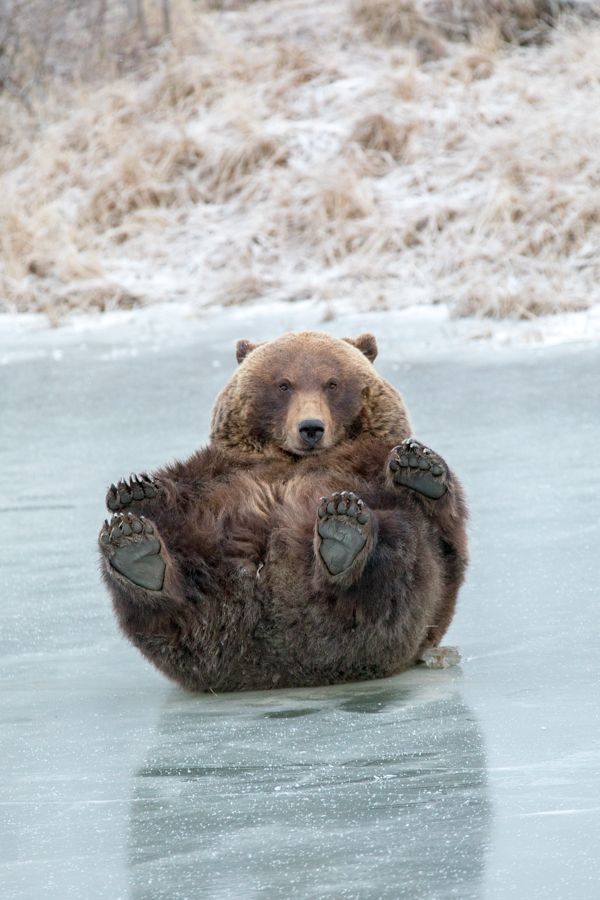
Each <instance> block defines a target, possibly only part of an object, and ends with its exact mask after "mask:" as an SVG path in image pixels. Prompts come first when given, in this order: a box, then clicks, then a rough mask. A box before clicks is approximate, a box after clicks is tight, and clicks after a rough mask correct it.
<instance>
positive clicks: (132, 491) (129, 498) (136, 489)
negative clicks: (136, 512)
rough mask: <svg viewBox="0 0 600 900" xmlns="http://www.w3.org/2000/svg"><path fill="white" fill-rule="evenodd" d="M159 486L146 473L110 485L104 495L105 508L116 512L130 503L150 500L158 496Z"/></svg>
mask: <svg viewBox="0 0 600 900" xmlns="http://www.w3.org/2000/svg"><path fill="white" fill-rule="evenodd" d="M158 490H159V486H158V484H157V483H156V481H154V480H153V479H152V478H150V476H149V475H147V474H146V472H142V474H141V475H133V474H132V475H131V476H130V477H129V479H125V478H123V479H121V481H119V483H118V484H111V486H110V487H109V489H108V493H107V494H106V506H107V507H108V509H110V511H111V512H118V511H119V510H121V509H124V508H125V507H127V506H130V505H131V504H132V503H139V502H142V501H144V500H152V499H153V498H154V497H156V495H157V494H158Z"/></svg>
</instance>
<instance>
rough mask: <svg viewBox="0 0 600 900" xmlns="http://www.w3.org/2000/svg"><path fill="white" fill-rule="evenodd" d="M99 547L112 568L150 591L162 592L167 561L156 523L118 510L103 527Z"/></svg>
mask: <svg viewBox="0 0 600 900" xmlns="http://www.w3.org/2000/svg"><path fill="white" fill-rule="evenodd" d="M99 541H100V549H101V551H102V553H103V554H104V556H105V557H106V559H107V560H108V563H109V565H110V566H111V568H112V569H114V570H115V571H116V572H118V573H119V574H120V575H122V576H123V577H124V578H127V579H128V581H131V582H133V584H136V585H137V586H138V587H141V588H145V589H146V590H148V591H160V589H161V588H162V586H163V582H164V578H165V562H164V560H163V558H162V556H161V545H160V541H159V540H158V537H157V535H156V531H155V529H154V526H153V525H152V523H151V522H149V521H148V519H145V518H144V517H143V516H139V517H138V516H135V515H133V513H117V514H116V515H114V516H113V517H112V519H111V520H110V522H107V521H105V522H104V525H103V526H102V528H101V530H100V537H99Z"/></svg>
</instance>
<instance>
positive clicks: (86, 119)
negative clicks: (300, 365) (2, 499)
mask: <svg viewBox="0 0 600 900" xmlns="http://www.w3.org/2000/svg"><path fill="white" fill-rule="evenodd" d="M444 2H446V0H437V6H436V4H433V5H434V6H436V8H437V19H436V22H437V23H438V24H437V25H435V27H433V26H427V27H425V26H424V25H423V21H422V20H421V19H420V18H419V15H420V13H419V10H420V11H421V13H423V9H424V4H425V6H427V3H425V0H423V2H421V0H415V5H414V6H413V5H412V3H411V0H404V2H400V0H361V2H359V0H331V2H328V3H320V4H314V3H310V2H308V0H278V2H276V3H275V2H269V0H259V2H256V3H222V2H210V3H207V4H194V6H193V9H194V10H195V12H193V14H192V13H190V18H189V19H187V20H186V21H185V25H184V27H182V28H176V29H175V33H174V37H173V42H172V45H171V46H170V47H169V46H164V47H163V48H162V49H159V50H157V51H156V53H155V55H154V56H153V57H152V63H151V64H147V65H146V66H145V67H144V69H143V71H142V73H141V74H140V73H133V74H130V75H127V76H123V77H120V78H116V79H114V80H112V81H110V82H109V83H107V84H100V85H98V84H97V83H93V84H88V85H78V86H77V87H76V88H74V87H72V86H71V87H69V86H68V85H66V84H64V85H61V86H60V90H59V89H56V88H55V89H54V91H53V92H52V93H51V102H50V100H49V101H48V102H47V103H46V105H41V104H40V103H39V102H38V101H36V105H35V114H36V118H35V125H32V123H31V122H29V121H28V120H27V116H26V115H25V113H24V111H23V108H22V106H21V107H18V108H16V109H15V108H13V107H12V106H10V101H9V100H7V99H6V97H4V98H3V100H2V103H3V104H4V105H3V106H2V107H1V108H0V138H2V137H4V138H5V139H4V140H0V146H1V149H0V310H3V311H5V312H15V311H29V310H40V311H42V312H44V313H45V314H46V315H47V316H48V317H49V318H50V319H51V321H53V322H55V321H57V320H59V319H60V318H61V317H62V316H63V315H64V314H65V313H66V312H68V311H70V310H73V309H78V310H84V311H85V310H86V309H88V310H89V309H101V310H103V311H111V310H113V309H127V308H129V307H131V306H133V305H145V304H153V303H159V304H160V303H165V302H168V303H169V304H172V305H173V307H175V306H177V305H178V304H183V308H182V310H181V311H178V310H175V311H174V313H173V315H174V318H176V319H177V318H179V317H180V316H181V315H184V316H185V315H186V314H187V311H188V310H190V309H191V310H192V313H193V312H194V311H196V312H198V311H200V310H202V309H205V308H211V307H212V306H213V305H214V306H216V307H218V306H219V305H221V304H224V305H234V306H235V305H244V304H248V303H252V302H254V301H257V300H258V301H260V302H263V303H265V304H267V309H269V310H270V309H271V308H272V307H271V304H274V303H275V304H278V303H283V302H288V303H296V304H297V303H299V302H301V301H302V300H307V301H312V302H313V304H314V305H315V306H318V307H319V308H320V315H321V316H324V317H331V316H332V315H333V314H335V313H336V312H339V310H340V309H343V310H344V311H345V312H347V313H355V312H356V313H366V312H372V311H385V310H389V311H391V312H393V313H395V312H396V311H398V310H403V309H405V308H408V307H414V306H430V305H437V306H446V307H448V308H449V309H451V310H452V312H453V314H455V315H459V316H463V315H469V314H475V315H482V316H491V317H500V318H503V317H506V316H513V317H515V318H523V317H524V318H525V319H527V318H530V317H532V316H533V317H535V316H538V315H540V314H544V313H551V312H556V311H561V310H573V309H585V308H587V307H589V306H593V305H594V304H597V303H598V302H600V293H599V288H598V284H599V283H600V282H599V275H600V253H599V248H600V216H599V214H598V203H597V193H598V154H597V147H598V142H599V140H600V119H599V118H598V116H597V115H595V114H594V111H595V110H596V109H597V108H598V101H599V97H600V95H599V89H598V66H599V59H600V29H599V28H598V26H597V23H596V22H595V21H587V22H585V23H584V24H583V25H582V24H581V22H580V23H579V25H578V26H577V27H576V26H575V25H573V23H570V22H569V21H567V20H565V22H564V23H563V24H561V25H560V27H559V28H557V29H556V30H554V31H553V32H552V33H551V35H550V40H549V41H548V42H547V43H546V44H544V45H542V46H535V45H534V46H525V47H520V46H515V45H507V44H503V43H501V42H499V41H498V39H497V36H494V33H492V32H490V31H489V30H488V31H486V32H484V33H481V34H478V35H477V36H475V37H472V39H471V40H470V41H450V40H448V39H447V36H446V33H445V31H444V30H443V29H442V28H441V27H440V26H439V21H440V13H439V11H440V9H443V8H444ZM514 5H515V4H513V6H514ZM517 5H518V4H517ZM530 5H531V6H532V7H535V4H530ZM575 5H577V4H575ZM429 6H431V3H429ZM483 6H484V4H481V3H479V4H478V3H471V4H470V5H469V2H468V0H461V2H457V0H454V2H453V3H449V2H446V8H447V10H449V9H451V10H452V11H453V13H454V14H458V13H459V12H460V10H462V11H463V13H464V14H465V15H466V12H465V10H466V11H468V10H469V9H471V11H472V10H473V9H474V8H475V9H481V8H483ZM495 6H496V8H502V4H499V3H496V4H495ZM506 6H507V8H508V7H510V3H507V4H506ZM521 7H523V8H525V7H527V4H521ZM400 8H401V10H403V11H404V12H403V13H402V15H404V18H402V15H401V16H400V19H398V16H396V19H394V17H393V16H392V17H391V18H390V15H391V13H390V11H391V12H394V10H396V13H397V12H398V9H400ZM202 9H204V11H202ZM365 10H366V12H365ZM411 10H412V12H411ZM406 11H408V12H406ZM423 14H424V13H423ZM178 22H179V19H178V17H175V20H174V24H175V25H176V26H177V24H178ZM398 22H400V25H399V24H398ZM394 23H395V24H394ZM6 104H9V105H8V106H7V105H6ZM311 308H312V307H311ZM432 315H434V316H436V315H438V314H437V313H432ZM439 315H440V316H441V313H440V314H439ZM442 318H443V317H442ZM596 319H597V317H596V316H595V315H592V316H591V320H588V319H586V318H580V319H576V318H570V319H568V320H563V322H562V323H559V324H557V325H554V326H553V325H550V324H548V325H546V323H541V324H540V325H539V326H536V325H525V326H523V329H522V331H521V332H519V333H522V334H524V335H527V338H526V339H532V336H535V335H536V333H543V334H545V335H547V336H548V337H549V338H554V336H556V335H557V334H562V333H564V331H565V329H566V330H567V331H568V333H569V334H570V335H574V334H575V335H576V334H577V333H578V331H579V330H581V331H583V330H585V328H587V327H588V326H589V327H593V326H594V323H595V321H596ZM435 321H436V322H437V321H438V319H437V318H436V319H435ZM580 323H581V324H580ZM456 327H457V333H459V334H461V333H462V332H461V328H460V326H456ZM469 328H470V326H469ZM477 328H479V329H480V331H481V333H482V334H485V333H487V331H488V330H489V331H491V332H493V333H494V334H496V333H497V334H498V335H504V334H505V329H504V327H503V326H500V327H499V329H497V328H496V326H493V325H492V326H489V329H488V325H487V322H486V324H485V325H481V326H473V331H474V332H475V331H476V330H477ZM536 328H537V331H536ZM444 329H446V333H448V334H451V333H453V329H454V326H452V327H449V326H448V327H447V326H445V325H444ZM437 330H438V329H437V326H436V329H435V331H436V333H437ZM467 330H469V329H467ZM509 331H511V333H512V329H509ZM533 339H535V337H533Z"/></svg>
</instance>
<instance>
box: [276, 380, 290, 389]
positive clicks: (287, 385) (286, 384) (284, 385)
mask: <svg viewBox="0 0 600 900" xmlns="http://www.w3.org/2000/svg"><path fill="white" fill-rule="evenodd" d="M290 387H291V384H290V383H289V381H282V382H281V383H280V385H279V390H280V391H289V389H290Z"/></svg>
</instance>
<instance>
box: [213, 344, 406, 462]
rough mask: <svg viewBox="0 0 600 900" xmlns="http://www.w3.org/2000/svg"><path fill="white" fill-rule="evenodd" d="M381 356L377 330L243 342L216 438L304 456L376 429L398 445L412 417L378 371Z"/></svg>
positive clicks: (218, 409) (242, 447)
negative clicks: (348, 335) (356, 334)
mask: <svg viewBox="0 0 600 900" xmlns="http://www.w3.org/2000/svg"><path fill="white" fill-rule="evenodd" d="M376 356H377V343H376V341H375V338H374V337H373V335H372V334H361V335H360V337H357V338H344V339H343V340H339V339H337V338H333V337H330V336H329V335H327V334H324V333H321V332H317V331H305V332H300V333H289V334H284V335H283V336H282V337H280V338H277V339H276V340H274V341H268V342H267V343H264V344H253V343H251V342H250V341H247V340H242V341H238V344H237V360H238V363H239V366H238V369H237V370H236V372H235V373H234V375H233V377H232V378H231V380H230V381H229V382H228V384H227V385H226V386H225V387H224V388H223V390H222V391H221V393H220V394H219V396H218V398H217V401H216V403H215V407H214V410H213V419H212V428H211V440H212V442H213V444H215V445H216V446H221V447H223V448H224V449H225V448H227V449H230V450H237V451H238V452H239V451H242V452H250V453H262V454H266V455H269V456H273V455H275V456H276V455H280V454H286V455H291V456H295V457H303V456H310V455H314V454H320V453H325V452H326V451H327V450H329V449H330V448H332V447H335V446H337V445H339V444H341V443H343V442H347V441H352V440H355V439H356V438H357V437H359V436H361V435H370V436H373V437H380V438H382V439H385V440H386V442H389V444H390V447H391V446H392V444H393V443H398V442H399V441H401V440H402V439H403V438H405V437H408V435H409V434H410V433H411V430H410V422H409V419H408V413H407V410H406V407H405V406H404V403H403V401H402V398H401V396H400V394H399V393H398V392H397V391H396V390H395V389H394V388H393V387H392V386H391V385H390V384H388V382H387V381H385V380H384V379H383V378H381V376H380V375H378V373H377V372H376V370H375V368H374V366H373V360H374V359H375V357H376Z"/></svg>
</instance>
